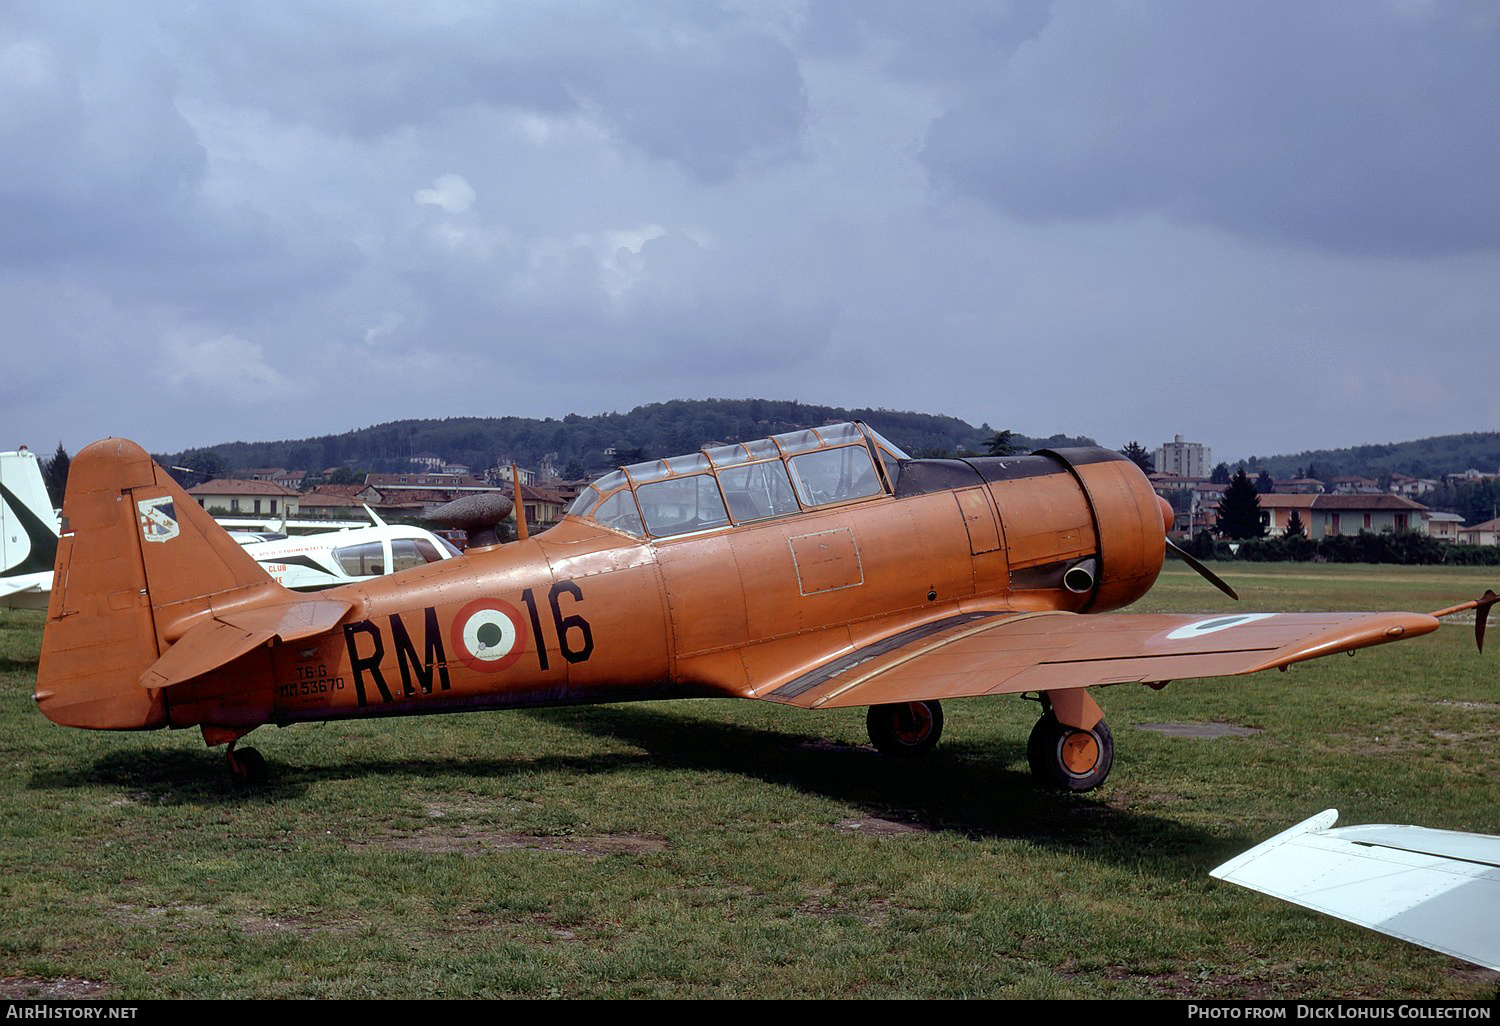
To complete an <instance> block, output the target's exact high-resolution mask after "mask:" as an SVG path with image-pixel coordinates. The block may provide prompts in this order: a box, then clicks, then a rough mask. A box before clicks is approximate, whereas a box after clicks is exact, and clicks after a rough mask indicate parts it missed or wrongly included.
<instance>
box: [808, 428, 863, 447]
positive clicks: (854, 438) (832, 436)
mask: <svg viewBox="0 0 1500 1026" xmlns="http://www.w3.org/2000/svg"><path fill="white" fill-rule="evenodd" d="M817 432H818V437H819V438H821V439H823V441H824V442H826V443H827V444H829V445H848V444H849V443H850V442H863V441H864V440H865V436H864V435H862V434H861V433H860V430H859V427H858V426H857V425H855V424H825V425H824V426H823V427H820V428H818V429H817Z"/></svg>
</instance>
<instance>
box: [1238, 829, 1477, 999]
mask: <svg viewBox="0 0 1500 1026" xmlns="http://www.w3.org/2000/svg"><path fill="white" fill-rule="evenodd" d="M1338 816H1339V814H1338V811H1337V810H1335V809H1329V810H1328V811H1326V812H1322V813H1319V814H1318V815H1316V816H1313V817H1312V818H1311V819H1308V820H1304V821H1303V822H1301V823H1298V824H1297V825H1296V826H1294V827H1292V828H1291V829H1290V830H1284V831H1282V832H1281V833H1279V834H1277V835H1276V836H1275V837H1273V838H1271V839H1270V840H1268V841H1266V842H1264V843H1262V844H1259V845H1257V846H1256V847H1254V848H1251V849H1250V850H1249V851H1247V852H1245V853H1244V854H1242V855H1239V856H1237V857H1235V858H1232V859H1230V860H1229V861H1228V862H1226V863H1224V864H1223V865H1222V866H1219V867H1218V868H1217V869H1215V870H1213V871H1212V875H1213V876H1216V877H1218V878H1219V879H1220V880H1228V881H1229V882H1230V883H1236V884H1239V885H1240V886H1241V887H1248V888H1250V889H1251V890H1255V891H1260V892H1262V893H1264V894H1269V895H1271V896H1272V897H1275V898H1281V899H1283V900H1285V901H1290V902H1293V903H1295V904H1298V905H1303V906H1305V907H1307V908H1310V909H1314V910H1316V911H1318V912H1324V913H1327V914H1328V915H1331V916H1337V917H1338V918H1340V919H1347V920H1348V921H1349V922H1351V923H1358V924H1359V925H1361V926H1367V927H1369V928H1370V929H1372V930H1379V931H1380V932H1381V933H1386V934H1389V935H1391V936H1392V937H1399V938H1400V939H1402V940H1406V941H1411V942H1412V943H1413V944H1420V945H1422V946H1423V947H1428V948H1432V949H1433V950H1435V951H1441V952H1443V953H1444V954H1448V955H1453V956H1455V957H1456V958H1462V959H1464V960H1465V961H1468V962H1473V963H1475V964H1477V965H1482V966H1486V967H1488V968H1490V969H1496V970H1500V930H1497V929H1496V926H1495V924H1496V921H1497V919H1500V837H1494V836H1491V835H1488V834H1464V833H1459V832H1457V831H1453V830H1430V829H1427V828H1426V827H1415V826H1389V825H1384V824H1371V825H1369V826H1356V827H1340V828H1338V829H1332V827H1333V824H1334V822H1335V821H1337V819H1338Z"/></svg>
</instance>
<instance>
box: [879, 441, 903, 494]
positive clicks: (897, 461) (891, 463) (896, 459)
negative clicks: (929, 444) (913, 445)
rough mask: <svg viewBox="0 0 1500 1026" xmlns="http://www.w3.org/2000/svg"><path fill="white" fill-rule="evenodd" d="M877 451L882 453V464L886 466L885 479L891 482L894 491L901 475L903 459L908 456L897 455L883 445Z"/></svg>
mask: <svg viewBox="0 0 1500 1026" xmlns="http://www.w3.org/2000/svg"><path fill="white" fill-rule="evenodd" d="M876 451H877V452H879V453H880V463H881V466H883V467H885V479H886V480H887V481H889V482H890V483H891V491H893V492H894V491H895V490H896V481H897V479H899V478H900V477H901V461H902V460H904V459H906V458H907V457H906V455H905V454H902V455H901V456H897V455H895V453H892V452H891V451H890V450H889V449H887V448H886V447H885V446H883V445H882V446H879V447H878V449H877V450H876ZM900 451H901V450H900V449H897V450H896V452H900Z"/></svg>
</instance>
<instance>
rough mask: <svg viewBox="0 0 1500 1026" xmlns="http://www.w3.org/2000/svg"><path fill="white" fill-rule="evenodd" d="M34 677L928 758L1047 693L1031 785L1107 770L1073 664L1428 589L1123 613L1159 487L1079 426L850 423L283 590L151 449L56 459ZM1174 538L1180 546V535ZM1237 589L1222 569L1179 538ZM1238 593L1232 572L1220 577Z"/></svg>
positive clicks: (1311, 631)
mask: <svg viewBox="0 0 1500 1026" xmlns="http://www.w3.org/2000/svg"><path fill="white" fill-rule="evenodd" d="M63 519H64V527H63V534H62V538H61V540H60V543H59V548H58V555H57V573H56V581H57V583H56V585H55V586H54V589H53V593H52V600H51V605H50V606H49V608H48V611H47V624H46V633H45V636H44V638H43V644H42V656H41V664H40V668H39V672H38V675H37V690H36V697H37V702H38V704H39V705H40V706H41V709H42V711H43V712H44V713H45V714H46V715H47V716H49V717H51V718H52V719H53V720H54V721H56V722H58V723H61V724H66V725H69V726H76V727H90V728H95V729H106V730H145V729H151V728H156V727H179V728H180V727H198V728H200V729H201V730H202V732H203V737H204V740H205V741H206V742H207V743H208V744H210V745H219V744H226V743H227V744H228V746H229V748H228V755H229V763H230V768H231V769H232V770H233V771H234V772H235V774H236V775H237V776H240V777H242V778H246V777H248V778H258V777H260V776H262V775H263V774H264V772H265V764H264V760H262V758H261V757H260V756H259V754H258V753H256V752H255V750H254V749H249V748H242V749H238V750H236V747H235V746H236V743H237V742H238V741H239V739H240V738H242V737H243V736H244V735H246V734H247V733H249V732H250V731H252V730H254V729H255V728H256V727H258V726H260V725H262V724H266V723H275V724H278V725H283V726H284V725H287V724H291V723H297V722H302V721H321V720H334V719H343V718H351V717H362V716H390V715H405V714H416V713H434V712H457V711H466V710H475V709H498V708H504V707H509V706H543V705H565V704H573V703H589V702H617V701H631V700H641V699H662V698H687V697H695V696H716V697H725V696H732V697H739V698H753V699H760V700H762V701H768V702H781V703H784V704H787V705H794V706H801V707H803V708H806V709H832V708H838V707H841V706H868V707H869V714H868V724H869V730H870V738H871V740H872V741H873V742H874V743H875V745H876V747H878V748H879V749H881V750H882V751H884V752H888V753H892V754H898V755H916V754H921V753H924V752H926V751H928V750H929V749H931V748H932V746H933V745H934V744H936V743H937V740H938V736H939V734H940V733H941V731H942V725H943V716H942V709H941V706H940V704H939V703H940V702H941V701H942V700H943V699H948V698H962V697H967V696H976V695H1004V694H1019V693H1026V692H1034V693H1036V695H1037V696H1038V697H1040V699H1041V705H1042V710H1043V712H1042V716H1041V718H1040V719H1039V720H1038V721H1037V724H1036V727H1035V728H1034V730H1033V731H1032V734H1031V741H1030V745H1029V749H1028V751H1029V756H1030V763H1031V768H1032V771H1033V773H1034V774H1035V776H1036V777H1037V778H1038V779H1039V780H1040V781H1041V782H1042V783H1043V784H1045V785H1048V786H1052V787H1059V788H1064V789H1068V790H1074V791H1083V790H1088V789H1090V788H1094V787H1097V786H1098V785H1099V784H1101V783H1102V782H1103V781H1104V779H1105V777H1106V776H1107V775H1108V773H1109V771H1110V766H1111V763H1112V762H1113V758H1114V742H1113V740H1112V738H1111V736H1110V732H1109V728H1108V727H1107V726H1106V725H1105V722H1104V719H1103V713H1102V712H1101V711H1100V709H1099V706H1098V705H1097V704H1095V702H1094V700H1093V698H1092V697H1091V696H1090V694H1089V691H1088V689H1089V688H1091V687H1096V686H1100V685H1105V684H1121V683H1125V682H1143V683H1148V684H1155V683H1161V682H1165V681H1168V680H1173V679H1179V678H1186V677H1217V676H1226V675H1230V674H1242V673H1253V672H1256V671H1258V670H1265V669H1269V668H1271V667H1279V666H1286V665H1288V664H1290V663H1295V662H1298V661H1300V660H1304V659H1312V658H1315V657H1317V656H1323V655H1328V654H1330V653H1334V652H1347V651H1352V650H1354V649H1357V648H1364V647H1367V646H1370V645H1378V644H1382V643H1384V642H1389V641H1396V640H1402V639H1406V638H1414V637H1416V636H1418V635H1420V634H1426V633H1427V632H1429V631H1432V630H1435V629H1436V628H1437V627H1438V617H1439V616H1446V615H1449V614H1452V613H1456V612H1459V611H1462V610H1467V609H1475V610H1477V615H1476V621H1477V623H1476V631H1477V632H1478V634H1479V636H1480V638H1481V639H1482V632H1483V628H1484V616H1485V614H1487V612H1488V610H1489V607H1490V605H1492V604H1493V603H1494V602H1495V601H1496V598H1495V595H1494V594H1493V593H1491V592H1486V594H1485V597H1483V598H1480V599H1476V600H1473V601H1470V602H1465V603H1462V604H1461V605H1457V606H1454V607H1452V608H1451V609H1445V610H1440V611H1438V612H1437V613H1433V614H1423V613H1239V614H1234V615H1222V614H1221V615H1211V616H1210V615H1164V614H1122V613H1113V612H1111V610H1116V609H1119V608H1121V607H1123V606H1125V605H1128V604H1129V603H1131V602H1133V601H1135V600H1136V599H1138V598H1140V597H1141V596H1142V595H1144V594H1146V592H1147V591H1148V590H1149V589H1150V588H1151V586H1152V584H1153V583H1154V582H1155V581H1156V578H1157V575H1158V574H1159V573H1160V571H1161V566H1162V561H1163V558H1164V557H1165V555H1166V550H1167V549H1168V547H1171V546H1170V542H1169V541H1168V540H1167V537H1166V535H1167V530H1168V528H1169V526H1170V524H1171V521H1172V511H1171V509H1170V507H1169V506H1168V505H1167V504H1166V503H1165V502H1163V501H1162V500H1161V499H1159V498H1158V497H1157V496H1156V494H1155V493H1154V492H1153V491H1152V490H1151V486H1150V484H1149V483H1148V482H1147V480H1146V477H1145V475H1143V474H1142V473H1141V472H1140V470H1139V469H1137V468H1136V466H1135V464H1133V463H1131V462H1130V461H1129V460H1127V459H1125V458H1124V457H1122V456H1120V455H1119V454H1117V453H1113V452H1109V451H1107V450H1104V449H1096V448H1073V449H1054V450H1041V451H1038V452H1035V453H1032V454H1031V455H1029V456H1018V457H988V458H972V459H911V458H909V457H908V456H907V455H906V454H905V453H903V452H901V450H900V449H898V448H897V447H896V446H894V445H892V444H891V443H890V442H888V441H887V440H886V439H884V438H882V437H881V436H880V435H879V434H877V433H876V432H874V431H873V430H871V429H870V428H869V427H867V426H865V425H862V424H840V425H836V426H829V427H820V428H816V429H813V430H806V431H795V432H790V433H787V434H781V435H776V436H774V437H772V438H767V439H763V440H760V441H755V442H748V443H744V444H736V445H726V446H721V447H716V448H710V449H705V450H703V451H701V452H696V453H692V454H691V455H687V456H679V457H676V458H673V459H667V460H658V461H654V462H649V463H640V464H636V465H634V466H629V467H623V468H621V469H619V470H617V471H615V472H613V473H611V474H609V475H607V476H606V477H604V478H601V479H600V480H598V481H596V482H594V484H593V486H592V487H590V488H588V489H586V490H585V491H584V492H583V494H582V495H580V496H579V498H578V499H577V500H576V501H575V502H574V503H573V505H572V506H571V507H570V509H569V511H568V515H567V516H566V517H564V519H563V521H562V522H561V523H560V524H558V525H557V526H556V527H554V528H553V529H552V530H550V531H548V532H546V533H545V534H540V535H537V536H535V537H532V538H528V539H526V540H522V541H517V542H514V543H511V544H507V545H493V546H488V547H485V548H481V549H471V550H469V552H468V553H466V554H465V556H464V558H461V559H449V560H444V561H442V562H438V563H431V564H428V565H425V566H420V567H415V568H413V569H410V570H406V571H403V572H401V573H397V574H392V575H390V576H387V577H382V578H378V579H375V580H370V581H366V582H361V583H357V584H350V585H345V586H343V587H339V588H333V589H330V590H328V591H324V592H320V593H318V594H317V595H316V597H312V596H307V595H301V594H297V593H294V592H290V591H287V590H285V589H283V588H281V587H280V586H278V585H276V584H275V583H274V582H272V581H271V580H270V579H269V578H267V577H266V575H265V573H264V572H263V571H262V570H261V568H260V567H259V566H257V565H256V563H255V561H254V560H253V559H251V558H250V557H249V556H248V555H246V554H245V553H244V552H243V551H242V550H241V548H240V546H238V545H236V544H235V543H234V542H233V541H231V540H230V539H229V537H228V536H227V535H226V534H225V533H224V532H223V531H222V530H220V529H219V527H218V526H217V525H216V524H214V523H213V521H212V520H210V519H209V517H208V515H207V514H206V513H204V512H203V511H202V510H201V509H199V508H198V506H197V504H196V503H194V502H193V501H192V500H191V499H189V498H188V497H187V495H185V494H184V493H183V492H182V491H181V490H180V489H179V488H178V487H177V486H176V485H175V484H174V483H173V481H172V480H171V479H170V478H169V477H168V476H167V475H166V473H164V472H163V470H162V469H161V468H160V467H158V466H156V465H155V464H154V463H153V462H152V461H151V459H150V457H149V456H148V455H147V454H146V453H145V452H144V451H143V450H142V449H140V448H139V447H138V446H136V445H135V444H133V443H131V442H127V441H124V440H120V439H109V440H106V441H102V442H96V443H95V444H93V445H91V446H89V447H88V448H87V449H85V450H83V451H82V452H80V453H79V454H78V455H77V457H76V458H75V459H74V460H73V464H72V470H71V474H70V477H69V482H68V492H67V497H66V501H65V503H64V506H63ZM1190 561H1191V560H1190ZM1191 562H1193V563H1194V566H1195V567H1197V569H1198V570H1199V572H1200V573H1203V574H1204V575H1205V576H1207V577H1208V578H1209V579H1210V580H1212V581H1214V583H1216V584H1218V585H1219V586H1220V587H1222V588H1224V590H1226V591H1227V590H1228V588H1227V586H1225V585H1223V583H1222V582H1220V581H1218V580H1217V578H1214V577H1213V575H1212V573H1211V572H1210V571H1208V570H1207V569H1206V568H1204V567H1202V566H1201V565H1199V564H1197V563H1196V561H1191ZM1231 594H1232V593H1231Z"/></svg>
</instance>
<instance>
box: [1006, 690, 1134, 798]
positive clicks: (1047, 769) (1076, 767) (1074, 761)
mask: <svg viewBox="0 0 1500 1026" xmlns="http://www.w3.org/2000/svg"><path fill="white" fill-rule="evenodd" d="M1026 760H1027V761H1028V762H1030V763H1031V775H1032V776H1033V777H1035V778H1036V780H1037V783H1039V784H1040V785H1042V786H1043V787H1048V788H1053V789H1056V790H1059V791H1092V790H1093V789H1094V788H1096V787H1098V786H1099V785H1100V784H1102V783H1104V778H1105V777H1107V776H1109V769H1110V767H1111V766H1113V765H1114V763H1115V738H1114V735H1113V734H1111V733H1110V732H1109V725H1108V724H1107V723H1105V722H1104V721H1103V720H1100V721H1099V722H1098V723H1096V724H1094V729H1093V730H1079V729H1078V728H1076V727H1065V726H1063V725H1062V724H1061V723H1058V722H1057V717H1056V716H1055V715H1054V714H1053V713H1052V711H1051V710H1050V709H1049V710H1048V711H1047V713H1046V715H1045V716H1043V717H1042V718H1041V719H1039V720H1037V721H1036V726H1035V727H1032V728H1031V739H1030V740H1029V741H1027V742H1026Z"/></svg>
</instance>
